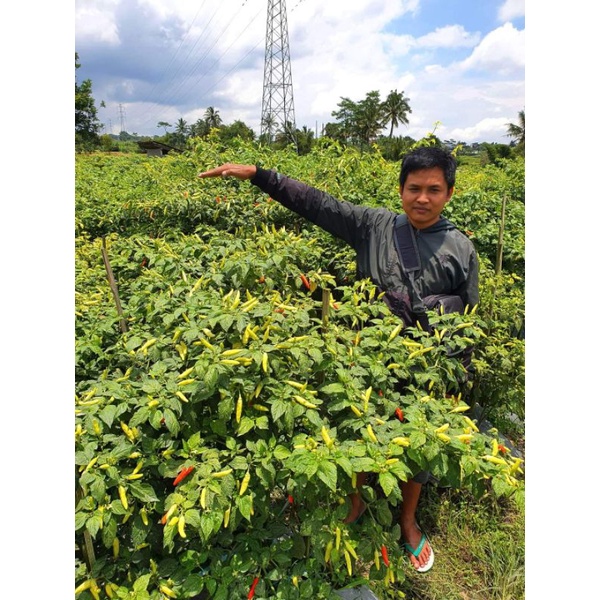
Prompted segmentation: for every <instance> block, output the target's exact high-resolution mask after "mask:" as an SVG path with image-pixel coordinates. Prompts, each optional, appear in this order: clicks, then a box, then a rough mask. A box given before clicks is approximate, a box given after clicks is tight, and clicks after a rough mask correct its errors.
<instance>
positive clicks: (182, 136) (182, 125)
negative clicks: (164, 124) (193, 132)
mask: <svg viewBox="0 0 600 600" xmlns="http://www.w3.org/2000/svg"><path fill="white" fill-rule="evenodd" d="M188 133H189V127H188V126H187V121H184V120H183V119H181V118H180V119H179V121H177V125H175V137H176V138H177V143H178V144H179V145H180V146H183V145H185V140H186V138H187V136H188Z"/></svg>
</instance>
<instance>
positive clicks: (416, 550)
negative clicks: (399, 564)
mask: <svg viewBox="0 0 600 600" xmlns="http://www.w3.org/2000/svg"><path fill="white" fill-rule="evenodd" d="M427 541H428V540H427V536H426V535H425V534H423V535H422V536H421V541H420V542H419V545H418V546H417V547H416V548H413V547H412V546H411V545H410V544H409V543H408V542H404V544H403V546H404V548H405V550H406V551H407V552H410V553H411V554H412V555H413V556H414V557H415V558H418V557H419V554H421V551H422V550H423V546H425V542H427ZM429 546H430V547H431V544H430V545H429ZM434 558H435V556H434V554H433V548H431V554H430V555H429V559H428V560H427V562H426V563H425V564H424V565H423V566H422V567H416V568H415V570H416V571H418V572H419V573H426V572H427V571H429V569H431V567H433V561H434ZM411 564H412V563H411Z"/></svg>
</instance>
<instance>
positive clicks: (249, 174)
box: [198, 163, 256, 179]
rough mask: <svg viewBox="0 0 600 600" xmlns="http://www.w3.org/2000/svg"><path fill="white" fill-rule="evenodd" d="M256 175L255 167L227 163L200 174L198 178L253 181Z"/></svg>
mask: <svg viewBox="0 0 600 600" xmlns="http://www.w3.org/2000/svg"><path fill="white" fill-rule="evenodd" d="M255 175H256V166H255V165H236V164H234V163H226V164H224V165H221V166H220V167H216V168H215V169H211V170H210V171H204V173H200V174H199V175H198V177H200V178H204V177H236V178H237V179H252V178H253V177H254V176H255Z"/></svg>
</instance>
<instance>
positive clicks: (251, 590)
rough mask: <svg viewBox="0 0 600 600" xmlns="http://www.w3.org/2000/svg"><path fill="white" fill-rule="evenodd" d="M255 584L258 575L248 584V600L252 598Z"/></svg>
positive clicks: (256, 583)
mask: <svg viewBox="0 0 600 600" xmlns="http://www.w3.org/2000/svg"><path fill="white" fill-rule="evenodd" d="M257 585H258V577H255V578H254V581H253V582H252V585H251V586H250V591H249V592H248V600H250V599H251V598H254V588H256V586H257Z"/></svg>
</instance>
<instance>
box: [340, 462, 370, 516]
mask: <svg viewBox="0 0 600 600" xmlns="http://www.w3.org/2000/svg"><path fill="white" fill-rule="evenodd" d="M366 479H367V474H366V473H357V475H356V489H357V490H360V488H361V486H363V485H364V483H365V481H366ZM348 498H349V499H350V510H349V511H348V516H347V517H346V518H345V519H344V523H353V522H354V521H356V519H358V517H360V515H362V514H363V512H364V511H365V508H366V507H365V501H364V500H363V499H362V497H361V495H360V492H359V491H356V492H352V493H351V494H348Z"/></svg>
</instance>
